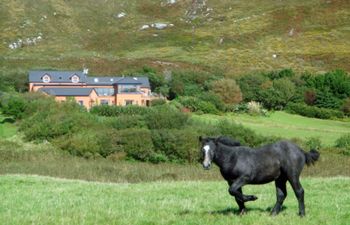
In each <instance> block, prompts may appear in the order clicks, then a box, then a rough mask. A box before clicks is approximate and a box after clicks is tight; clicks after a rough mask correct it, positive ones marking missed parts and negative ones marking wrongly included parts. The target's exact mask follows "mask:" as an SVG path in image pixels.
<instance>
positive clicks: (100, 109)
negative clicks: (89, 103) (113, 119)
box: [90, 105, 149, 116]
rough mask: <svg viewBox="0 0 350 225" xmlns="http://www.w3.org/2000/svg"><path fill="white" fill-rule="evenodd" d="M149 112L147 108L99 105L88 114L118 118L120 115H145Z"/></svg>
mask: <svg viewBox="0 0 350 225" xmlns="http://www.w3.org/2000/svg"><path fill="white" fill-rule="evenodd" d="M148 111H149V108H147V107H142V106H136V105H128V106H109V105H99V106H94V107H92V108H91V110H90V113H92V114H96V115H99V116H120V115H129V116H131V115H145V114H147V113H148Z"/></svg>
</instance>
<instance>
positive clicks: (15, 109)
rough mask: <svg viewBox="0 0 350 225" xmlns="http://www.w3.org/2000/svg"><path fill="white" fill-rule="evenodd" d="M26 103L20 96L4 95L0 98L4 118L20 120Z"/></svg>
mask: <svg viewBox="0 0 350 225" xmlns="http://www.w3.org/2000/svg"><path fill="white" fill-rule="evenodd" d="M27 105H28V104H27V102H26V101H25V99H24V98H23V96H22V95H20V94H5V95H3V96H1V110H2V113H3V114H4V115H6V116H11V117H13V118H14V119H21V118H22V117H23V115H24V112H25V110H26V108H27Z"/></svg>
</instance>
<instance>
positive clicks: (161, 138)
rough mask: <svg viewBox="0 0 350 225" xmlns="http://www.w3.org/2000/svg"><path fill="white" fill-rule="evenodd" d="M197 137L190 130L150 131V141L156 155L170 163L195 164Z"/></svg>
mask: <svg viewBox="0 0 350 225" xmlns="http://www.w3.org/2000/svg"><path fill="white" fill-rule="evenodd" d="M198 136H199V134H198V133H197V132H196V131H194V130H192V129H183V130H176V129H171V130H169V129H161V130H153V131H152V140H153V144H154V147H155V149H156V151H157V153H158V155H162V156H164V157H163V160H166V161H171V162H190V163H192V162H196V161H197V159H198V155H199V154H198V148H197V146H198Z"/></svg>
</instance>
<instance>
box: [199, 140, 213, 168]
mask: <svg viewBox="0 0 350 225" xmlns="http://www.w3.org/2000/svg"><path fill="white" fill-rule="evenodd" d="M199 142H200V143H201V148H200V151H201V154H202V158H203V163H202V165H203V167H204V169H206V170H208V169H210V166H211V162H212V161H213V158H214V155H215V149H216V145H217V139H216V138H209V137H207V138H203V137H201V136H200V137H199Z"/></svg>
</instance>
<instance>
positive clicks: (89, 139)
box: [52, 128, 117, 158]
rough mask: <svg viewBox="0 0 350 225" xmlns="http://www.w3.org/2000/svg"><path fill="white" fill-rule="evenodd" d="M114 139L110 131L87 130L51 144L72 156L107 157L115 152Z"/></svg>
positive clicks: (66, 136)
mask: <svg viewBox="0 0 350 225" xmlns="http://www.w3.org/2000/svg"><path fill="white" fill-rule="evenodd" d="M115 139H116V137H115V135H114V134H113V132H112V131H109V130H106V129H101V128H100V129H98V130H97V129H88V130H82V131H81V132H75V133H73V134H70V135H64V136H61V137H59V138H57V139H54V140H53V141H52V142H53V144H54V145H56V146H57V147H59V148H61V149H62V150H65V151H68V152H69V153H70V154H72V155H76V156H82V157H85V158H93V157H98V156H103V157H107V156H108V155H110V154H112V153H113V152H115V151H116V150H117V149H116V147H115V143H116V140H115Z"/></svg>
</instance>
